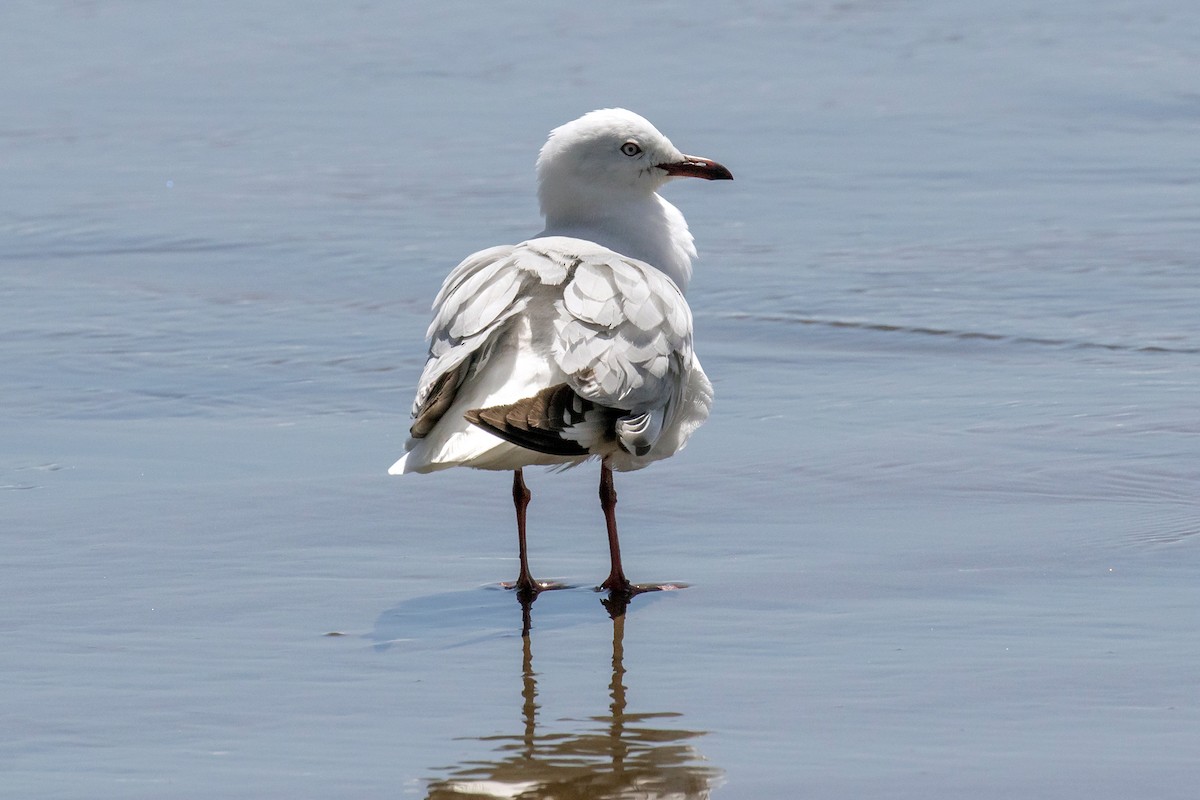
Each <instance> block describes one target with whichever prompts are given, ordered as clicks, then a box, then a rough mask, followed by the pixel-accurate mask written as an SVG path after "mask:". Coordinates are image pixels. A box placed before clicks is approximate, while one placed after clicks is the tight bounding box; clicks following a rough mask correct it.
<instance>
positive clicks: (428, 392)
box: [388, 108, 733, 598]
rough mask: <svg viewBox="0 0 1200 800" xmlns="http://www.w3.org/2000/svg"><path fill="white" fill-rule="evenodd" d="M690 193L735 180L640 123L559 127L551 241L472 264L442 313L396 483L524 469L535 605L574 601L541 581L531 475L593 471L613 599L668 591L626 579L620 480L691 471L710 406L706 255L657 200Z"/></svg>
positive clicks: (544, 237)
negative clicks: (641, 472)
mask: <svg viewBox="0 0 1200 800" xmlns="http://www.w3.org/2000/svg"><path fill="white" fill-rule="evenodd" d="M685 177H690V178H704V179H707V180H731V179H732V178H733V175H732V174H731V173H730V171H729V170H728V169H726V168H725V167H724V166H722V165H721V164H718V163H717V162H715V161H711V160H709V159H707V158H698V157H696V156H689V155H684V154H683V153H682V152H680V151H679V150H678V149H677V148H676V147H675V146H674V145H673V144H671V142H670V140H669V139H667V137H666V136H664V135H663V134H661V133H659V131H658V130H657V129H656V128H655V127H654V126H653V125H651V124H650V123H649V122H648V121H647V120H646V119H644V118H643V117H641V116H638V115H637V114H635V113H633V112H631V111H627V110H625V109H621V108H608V109H601V110H598V111H592V112H590V113H588V114H585V115H583V116H582V117H580V118H579V119H576V120H574V121H572V122H568V123H567V124H565V125H562V126H560V127H558V128H555V129H554V130H553V131H551V132H550V136H549V138H548V139H547V141H546V144H545V145H544V146H543V147H542V149H541V152H540V154H539V155H538V160H537V178H538V200H539V204H540V206H541V211H542V215H543V216H544V217H545V219H546V227H545V230H543V231H542V232H541V233H539V234H538V235H537V236H536V237H534V238H532V239H529V240H527V241H524V242H520V243H519V244H514V245H502V246H499V247H492V248H489V249H487V250H481V251H480V252H478V253H475V254H473V255H471V256H468V257H467V259H466V260H465V261H463V262H462V263H461V264H459V265H458V267H456V268H455V269H454V270H453V271H452V272H451V273H450V275H449V276H448V277H447V278H446V280H445V283H443V284H442V288H441V290H440V291H439V292H438V294H437V297H436V298H435V299H434V301H433V321H432V322H431V323H430V325H429V331H428V333H427V334H426V336H427V338H428V339H429V358H428V360H427V361H426V362H425V367H424V370H423V372H422V373H421V378H420V382H419V383H418V387H417V394H416V399H415V400H414V402H413V409H412V417H413V423H412V427H411V429H410V431H409V433H410V438H409V439H408V441H407V443H406V444H405V453H404V455H403V456H402V457H401V458H400V460H398V461H397V462H396V463H395V464H393V465H392V467H391V469H389V470H388V472H389V474H392V475H400V474H406V473H411V472H416V473H427V472H434V471H437V470H442V469H447V468H449V467H458V466H465V467H473V468H476V469H487V470H506V471H508V470H511V471H512V473H513V491H512V495H513V504H514V507H515V509H516V517H517V544H518V552H519V556H520V572H519V574H518V577H517V580H516V582H515V583H514V584H511V586H512V588H515V589H516V590H517V591H518V593H519V594H520V595H521V596H523V597H525V598H536V596H537V594H538V592H540V591H542V590H545V589H549V588H559V587H558V585H556V584H553V583H550V582H539V581H535V580H534V579H533V576H532V575H531V573H530V570H529V559H528V553H527V549H526V540H525V521H526V509H527V508H528V506H529V501H530V497H531V493H530V491H529V488H528V487H527V486H526V485H525V479H524V474H523V469H524V468H525V467H527V466H533V465H546V466H558V467H561V468H567V467H571V466H576V465H578V464H581V463H583V462H584V461H587V460H589V459H593V458H594V459H598V460H599V462H600V503H601V508H602V509H603V512H604V518H605V523H606V526H607V530H608V545H609V555H610V561H611V568H610V571H609V575H608V577H607V578H606V579H605V580H604V582H603V583H602V584H601V585H600V586H599V587H598V588H599V590H607V591H608V592H609V594H610V596H624V597H626V598H628V597H631V596H632V595H633V594H635V593H637V592H639V591H647V590H650V589H653V588H661V587H656V586H647V585H640V586H635V585H634V584H632V583H630V581H629V580H628V579H627V578H626V577H625V573H624V570H623V569H622V566H621V552H620V543H619V541H618V537H617V521H616V504H617V494H616V489H615V488H614V485H613V471H614V470H616V471H618V472H628V471H631V470H637V469H641V468H642V467H645V466H647V465H648V464H650V463H652V462H654V461H658V460H660V459H663V458H667V457H668V456H671V455H673V454H675V453H676V452H678V451H679V450H680V449H682V448H683V447H684V445H685V444H686V443H687V440H688V438H689V437H690V436H691V435H692V433H693V432H694V431H695V430H696V428H698V427H699V426H700V425H701V424H702V423H703V422H704V421H705V420H706V419H707V418H708V414H709V410H710V408H711V407H712V396H713V390H712V384H711V383H710V382H709V380H708V378H707V377H706V376H705V374H704V371H703V370H702V369H701V368H700V361H699V359H697V357H696V354H695V353H694V352H693V350H692V314H691V309H689V308H688V304H687V301H686V300H685V299H684V292H685V291H686V290H687V286H688V281H689V279H690V278H691V275H692V259H693V258H695V257H696V247H695V244H694V241H693V238H692V234H691V232H690V231H689V230H688V226H687V222H686V221H685V220H684V218H683V214H682V213H680V211H679V209H677V208H676V207H675V206H673V205H671V204H670V203H668V202H667V201H666V200H664V199H663V198H662V197H661V196H660V195H659V194H658V190H659V189H661V188H662V186H663V185H664V184H666V183H667V182H668V181H670V180H671V179H673V178H685ZM506 585H507V584H506Z"/></svg>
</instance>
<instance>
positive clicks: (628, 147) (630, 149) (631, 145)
mask: <svg viewBox="0 0 1200 800" xmlns="http://www.w3.org/2000/svg"><path fill="white" fill-rule="evenodd" d="M621 152H622V153H624V154H625V155H627V156H629V157H630V158H633V157H634V156H636V155H639V154H641V152H642V148H640V147H638V143H637V142H626V143H625V144H623V145H621Z"/></svg>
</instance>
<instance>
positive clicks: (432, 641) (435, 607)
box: [364, 584, 684, 651]
mask: <svg viewBox="0 0 1200 800" xmlns="http://www.w3.org/2000/svg"><path fill="white" fill-rule="evenodd" d="M672 586H673V587H675V588H679V589H682V588H684V585H683V584H672ZM669 593H670V592H667V591H647V592H642V593H640V594H637V595H635V599H634V600H633V601H632V602H631V601H630V600H629V599H626V600H621V599H620V598H613V597H610V596H607V595H601V594H599V593H597V592H596V591H595V590H593V589H591V588H590V587H568V588H564V589H561V590H557V591H546V592H542V593H541V594H539V595H538V597H537V600H536V602H537V612H536V614H535V613H533V611H532V605H533V603H521V602H520V599H519V598H518V597H516V595H515V594H514V593H513V592H512V591H511V590H508V589H505V588H503V587H501V586H485V587H481V588H477V589H466V590H463V591H457V592H443V593H441V594H433V595H427V596H425V597H416V598H413V599H410V600H405V601H404V602H403V603H400V604H399V605H397V606H395V607H393V608H389V609H387V610H386V611H384V612H382V613H381V614H380V615H379V617H378V618H376V620H375V626H374V627H373V628H372V630H371V632H370V633H368V634H366V635H365V636H364V638H366V639H367V640H369V641H370V642H372V644H373V646H374V648H375V649H376V650H379V651H383V650H388V649H390V648H392V647H409V648H416V649H429V648H434V649H436V648H445V647H462V646H467V645H472V644H476V643H478V642H483V641H488V640H490V639H499V638H507V637H513V636H516V635H518V634H519V635H522V636H524V635H527V634H528V633H529V631H530V629H531V628H532V627H533V623H534V618H535V617H536V622H537V625H536V627H537V628H538V630H552V629H557V628H569V627H575V626H578V625H589V624H594V623H595V622H596V620H597V613H596V612H597V611H600V610H601V609H600V607H601V606H603V610H604V611H607V613H608V615H609V616H610V617H611V616H619V615H623V614H625V613H627V612H628V613H633V612H634V611H636V610H639V609H641V608H645V607H646V606H647V605H648V604H650V603H653V602H655V601H656V600H657V599H658V598H661V597H664V596H665V595H667V594H669ZM516 604H519V605H520V606H521V609H522V613H521V624H520V625H519V626H518V625H517V624H515V622H514V614H513V606H514V605H516ZM600 618H602V617H600Z"/></svg>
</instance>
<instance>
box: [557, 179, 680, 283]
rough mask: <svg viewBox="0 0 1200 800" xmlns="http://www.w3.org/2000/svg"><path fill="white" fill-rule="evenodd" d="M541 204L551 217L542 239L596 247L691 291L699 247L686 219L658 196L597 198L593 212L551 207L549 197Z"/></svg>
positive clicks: (589, 206) (593, 196)
mask: <svg viewBox="0 0 1200 800" xmlns="http://www.w3.org/2000/svg"><path fill="white" fill-rule="evenodd" d="M575 196H576V197H580V196H585V195H575ZM541 199H542V210H543V213H545V214H546V229H545V230H544V231H542V233H541V234H540V235H541V236H571V237H574V238H577V239H587V240H589V241H592V242H595V243H596V244H599V245H602V246H604V247H607V248H608V249H609V250H613V251H616V252H618V253H620V254H621V255H624V256H629V257H630V258H636V259H638V260H639V261H645V262H646V263H647V264H650V265H652V266H654V267H657V268H658V269H659V270H660V271H661V272H663V273H664V274H666V276H667V277H669V278H670V279H671V280H673V281H674V282H675V285H676V286H678V287H679V290H680V291H681V292H686V291H687V287H688V281H690V280H691V277H692V259H693V258H695V257H696V245H695V244H694V242H693V239H692V234H691V232H690V231H689V230H688V226H687V221H686V220H684V218H683V214H682V213H680V211H679V209H677V208H676V207H675V206H673V205H671V204H670V203H668V202H667V201H666V200H664V199H663V198H662V197H660V196H659V195H658V194H657V193H651V194H650V195H649V196H644V197H642V198H638V199H636V200H634V201H632V202H631V201H630V200H629V198H628V197H621V198H614V200H615V202H606V201H605V199H604V198H601V197H597V196H595V195H591V196H590V199H592V200H593V202H591V203H589V204H588V205H587V207H580V206H578V205H576V206H571V205H568V204H565V203H556V202H551V201H552V200H554V199H555V198H550V197H546V196H545V194H543V196H542V198H541ZM551 209H552V210H551Z"/></svg>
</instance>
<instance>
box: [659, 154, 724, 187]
mask: <svg viewBox="0 0 1200 800" xmlns="http://www.w3.org/2000/svg"><path fill="white" fill-rule="evenodd" d="M658 168H659V169H661V170H663V171H665V172H666V173H667V174H668V175H671V176H674V177H677V178H704V180H706V181H731V180H733V173H732V172H730V171H729V170H728V169H726V168H725V167H723V166H722V165H720V164H718V163H717V162H715V161H711V160H709V159H707V158H700V157H699V156H684V157H683V160H682V161H673V162H671V163H669V164H659V165H658Z"/></svg>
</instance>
